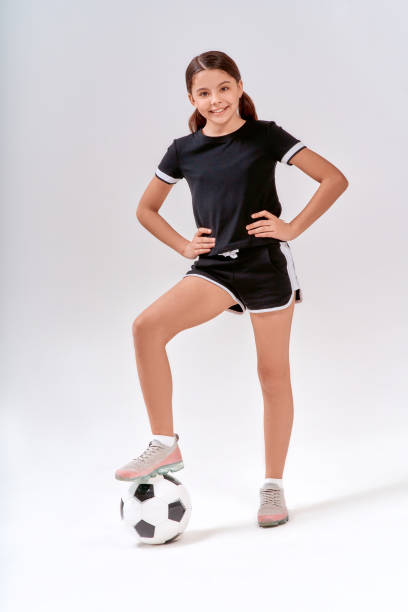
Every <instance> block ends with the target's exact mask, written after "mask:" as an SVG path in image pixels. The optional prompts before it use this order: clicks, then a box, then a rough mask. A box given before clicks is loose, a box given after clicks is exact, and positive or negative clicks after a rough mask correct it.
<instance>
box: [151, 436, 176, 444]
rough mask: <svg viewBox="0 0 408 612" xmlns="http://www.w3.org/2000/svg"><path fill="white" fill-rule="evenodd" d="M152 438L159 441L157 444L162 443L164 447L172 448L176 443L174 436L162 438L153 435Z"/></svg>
mask: <svg viewBox="0 0 408 612" xmlns="http://www.w3.org/2000/svg"><path fill="white" fill-rule="evenodd" d="M153 438H154V439H155V440H159V442H163V444H166V446H172V445H173V444H174V442H175V441H176V436H162V435H161V434H160V435H159V434H153Z"/></svg>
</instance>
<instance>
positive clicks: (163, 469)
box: [116, 461, 184, 483]
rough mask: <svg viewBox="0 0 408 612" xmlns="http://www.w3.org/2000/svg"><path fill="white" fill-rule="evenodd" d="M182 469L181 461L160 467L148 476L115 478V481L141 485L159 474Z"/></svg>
mask: <svg viewBox="0 0 408 612" xmlns="http://www.w3.org/2000/svg"><path fill="white" fill-rule="evenodd" d="M183 467H184V463H183V462H182V461H177V463H169V464H168V465H162V466H160V467H158V468H156V469H155V470H153V471H152V472H150V473H149V474H144V475H143V476H135V477H134V478H117V477H116V480H123V481H125V482H135V481H136V480H138V481H139V482H141V483H144V482H147V481H148V480H150V478H155V477H156V476H158V475H159V474H168V473H169V472H178V470H182V469H183Z"/></svg>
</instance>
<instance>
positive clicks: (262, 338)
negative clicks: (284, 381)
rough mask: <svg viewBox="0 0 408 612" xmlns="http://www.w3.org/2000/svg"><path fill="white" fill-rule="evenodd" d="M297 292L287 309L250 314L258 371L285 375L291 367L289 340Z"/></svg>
mask: <svg viewBox="0 0 408 612" xmlns="http://www.w3.org/2000/svg"><path fill="white" fill-rule="evenodd" d="M294 305H295V292H294V293H293V294H292V299H291V302H290V304H289V306H287V307H286V308H282V309H280V310H273V311H270V312H259V313H252V312H250V313H249V314H250V317H251V323H252V327H253V330H254V336H255V344H256V351H257V358H258V371H260V372H261V373H262V372H265V373H271V372H273V373H275V374H278V373H279V372H282V373H284V372H285V370H286V369H287V367H288V365H289V340H290V331H291V326H292V318H293V309H294Z"/></svg>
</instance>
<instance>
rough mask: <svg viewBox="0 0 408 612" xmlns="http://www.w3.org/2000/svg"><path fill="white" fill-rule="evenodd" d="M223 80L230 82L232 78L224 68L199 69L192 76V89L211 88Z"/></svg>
mask: <svg viewBox="0 0 408 612" xmlns="http://www.w3.org/2000/svg"><path fill="white" fill-rule="evenodd" d="M224 81H229V82H230V83H232V82H233V81H234V79H233V77H232V76H231V75H230V74H228V72H225V71H224V70H218V69H217V70H201V71H200V72H197V73H196V74H195V75H194V77H193V89H195V90H198V89H200V88H205V89H211V88H212V87H218V86H219V85H220V84H221V83H222V82H224Z"/></svg>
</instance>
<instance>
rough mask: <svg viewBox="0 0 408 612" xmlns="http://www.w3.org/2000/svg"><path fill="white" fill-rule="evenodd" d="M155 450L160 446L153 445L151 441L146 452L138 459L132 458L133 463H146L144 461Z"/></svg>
mask: <svg viewBox="0 0 408 612" xmlns="http://www.w3.org/2000/svg"><path fill="white" fill-rule="evenodd" d="M155 448H160V446H159V445H158V444H155V443H154V441H153V440H152V441H151V442H149V446H148V447H147V448H146V450H144V451H143V453H142V454H141V455H140V457H134V459H133V461H140V462H144V461H146V459H148V458H149V457H150V455H152V454H153V453H154V449H155Z"/></svg>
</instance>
